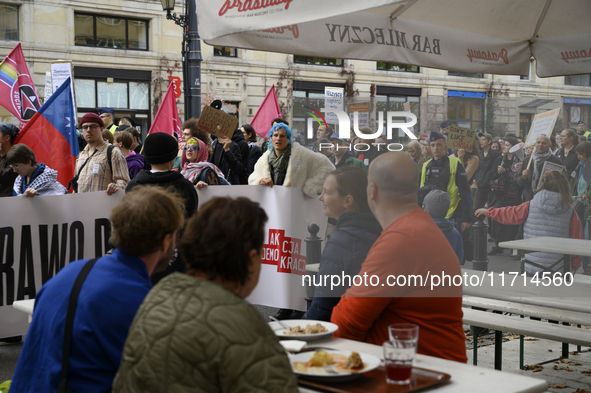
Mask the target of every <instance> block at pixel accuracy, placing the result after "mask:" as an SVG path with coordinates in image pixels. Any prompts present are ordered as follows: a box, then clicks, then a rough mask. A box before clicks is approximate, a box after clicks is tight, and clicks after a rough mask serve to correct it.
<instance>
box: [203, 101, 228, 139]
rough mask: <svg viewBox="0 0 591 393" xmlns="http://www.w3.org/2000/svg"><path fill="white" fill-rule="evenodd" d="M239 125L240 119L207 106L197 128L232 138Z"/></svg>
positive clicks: (218, 135) (219, 136)
mask: <svg viewBox="0 0 591 393" xmlns="http://www.w3.org/2000/svg"><path fill="white" fill-rule="evenodd" d="M237 127H238V119H237V118H236V117H234V116H232V115H228V114H227V113H224V112H222V111H220V110H217V109H215V108H212V107H211V106H206V107H204V108H203V111H202V112H201V116H200V117H199V122H198V123H197V128H199V129H200V130H203V131H205V132H209V133H210V134H213V135H215V136H217V137H218V138H225V137H228V138H232V136H233V135H234V131H236V128H237Z"/></svg>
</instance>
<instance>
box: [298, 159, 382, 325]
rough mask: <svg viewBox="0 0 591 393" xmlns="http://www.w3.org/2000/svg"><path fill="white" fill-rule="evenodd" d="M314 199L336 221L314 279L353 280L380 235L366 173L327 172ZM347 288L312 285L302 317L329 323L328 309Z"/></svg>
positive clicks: (356, 170)
mask: <svg viewBox="0 0 591 393" xmlns="http://www.w3.org/2000/svg"><path fill="white" fill-rule="evenodd" d="M318 199H319V200H320V201H321V202H322V206H323V209H324V215H325V216H328V217H329V218H334V219H335V220H337V224H336V230H335V231H334V232H332V233H331V234H330V235H329V236H328V241H327V242H326V246H325V247H324V252H323V253H322V258H321V259H320V266H319V270H318V276H319V277H324V276H325V275H326V274H328V275H333V274H334V275H338V276H339V277H340V276H341V275H342V274H345V275H349V276H351V277H353V276H354V275H356V274H357V273H359V270H361V263H363V261H364V260H365V257H366V256H367V253H368V252H369V249H370V248H371V246H372V245H373V244H374V242H375V241H376V240H377V238H378V237H379V236H380V233H381V232H382V227H381V226H380V223H379V222H378V221H377V220H376V219H375V217H374V216H373V214H371V211H370V210H369V206H368V204H367V174H366V173H365V171H363V170H362V169H359V168H355V167H343V168H339V169H337V170H336V171H334V172H331V174H330V175H328V177H327V178H326V180H325V181H324V187H323V190H322V194H320V197H319V198H318ZM349 284H350V283H349ZM349 286H350V285H347V284H346V283H345V282H343V283H342V285H340V286H337V287H330V286H316V287H315V293H314V300H313V301H312V304H311V305H310V309H309V310H308V312H306V314H304V316H303V318H304V319H315V320H321V321H329V322H330V316H331V315H332V309H333V308H334V307H335V306H336V305H337V304H338V303H339V300H340V298H341V296H342V295H343V294H344V293H345V291H346V290H347V289H348V288H349Z"/></svg>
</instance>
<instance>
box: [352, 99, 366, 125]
mask: <svg viewBox="0 0 591 393" xmlns="http://www.w3.org/2000/svg"><path fill="white" fill-rule="evenodd" d="M355 112H357V116H358V119H359V120H358V122H357V124H358V125H359V127H369V102H359V103H355V104H350V105H349V118H350V119H351V124H354V119H353V115H354V113H355Z"/></svg>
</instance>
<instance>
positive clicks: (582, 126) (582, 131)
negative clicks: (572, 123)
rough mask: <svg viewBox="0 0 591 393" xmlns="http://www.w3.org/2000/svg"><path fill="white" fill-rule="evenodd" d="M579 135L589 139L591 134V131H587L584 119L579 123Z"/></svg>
mask: <svg viewBox="0 0 591 393" xmlns="http://www.w3.org/2000/svg"><path fill="white" fill-rule="evenodd" d="M577 135H579V136H582V137H584V138H585V140H588V139H589V136H591V132H590V131H585V122H583V120H579V122H578V123H577Z"/></svg>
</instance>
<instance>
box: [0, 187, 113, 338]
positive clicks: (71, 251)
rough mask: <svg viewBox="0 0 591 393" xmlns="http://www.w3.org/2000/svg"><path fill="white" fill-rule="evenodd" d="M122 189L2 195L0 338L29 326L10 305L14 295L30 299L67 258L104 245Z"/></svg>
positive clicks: (98, 251) (103, 249) (94, 251)
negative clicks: (44, 194) (119, 190)
mask: <svg viewBox="0 0 591 393" xmlns="http://www.w3.org/2000/svg"><path fill="white" fill-rule="evenodd" d="M123 195H124V193H123V192H117V193H115V194H113V195H112V196H108V195H107V193H106V192H92V193H84V194H66V195H52V196H37V197H35V198H25V197H13V198H2V201H1V206H2V207H1V209H2V224H1V225H0V321H2V323H0V338H2V337H11V336H19V335H23V334H25V333H26V332H27V330H28V328H29V323H28V321H27V315H26V314H24V313H23V312H21V311H18V310H15V309H14V308H13V307H12V303H13V302H14V301H15V300H25V299H33V298H34V297H35V294H36V293H37V291H38V290H39V289H40V288H41V286H42V285H43V284H44V283H45V282H47V280H49V279H50V278H51V277H53V276H54V275H56V274H57V272H58V271H60V269H62V268H63V267H64V266H65V265H66V264H68V263H70V262H72V261H76V260H78V259H86V258H94V257H97V256H101V255H103V254H105V252H107V251H108V249H109V246H108V240H109V238H110V236H111V224H110V222H109V216H110V215H111V210H113V208H114V207H115V206H117V205H118V204H119V202H121V199H122V198H123ZM89 206H91V208H89Z"/></svg>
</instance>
